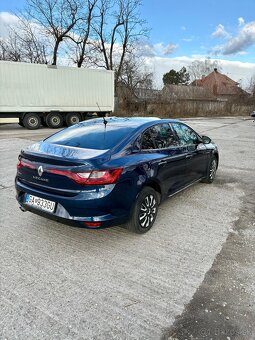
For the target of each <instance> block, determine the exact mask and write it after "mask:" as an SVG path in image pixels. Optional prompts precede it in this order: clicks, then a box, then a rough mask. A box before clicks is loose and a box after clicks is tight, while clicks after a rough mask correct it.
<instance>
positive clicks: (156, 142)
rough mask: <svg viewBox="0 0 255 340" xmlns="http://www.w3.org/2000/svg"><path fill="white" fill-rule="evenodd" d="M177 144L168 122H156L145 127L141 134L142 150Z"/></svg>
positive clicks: (163, 147)
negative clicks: (147, 127)
mask: <svg viewBox="0 0 255 340" xmlns="http://www.w3.org/2000/svg"><path fill="white" fill-rule="evenodd" d="M176 144H177V142H176V139H175V136H174V133H173V131H172V129H171V127H170V125H169V124H167V123H164V124H157V125H154V126H153V127H151V128H149V129H147V130H146V131H145V132H144V133H143V135H142V146H141V148H142V149H143V150H147V149H165V148H168V147H171V146H175V145H176Z"/></svg>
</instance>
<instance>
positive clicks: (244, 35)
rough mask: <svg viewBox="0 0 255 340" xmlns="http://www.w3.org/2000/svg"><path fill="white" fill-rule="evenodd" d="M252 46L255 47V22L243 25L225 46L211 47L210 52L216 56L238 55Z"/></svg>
mask: <svg viewBox="0 0 255 340" xmlns="http://www.w3.org/2000/svg"><path fill="white" fill-rule="evenodd" d="M253 45H255V21H251V22H249V23H247V24H245V25H243V26H242V27H241V28H240V29H239V31H238V34H237V35H236V36H235V37H232V38H230V39H229V40H228V41H227V42H226V44H223V45H218V46H215V47H213V48H212V52H213V53H215V54H216V55H217V54H223V55H230V54H240V52H243V51H244V50H245V49H247V48H249V47H250V46H253Z"/></svg>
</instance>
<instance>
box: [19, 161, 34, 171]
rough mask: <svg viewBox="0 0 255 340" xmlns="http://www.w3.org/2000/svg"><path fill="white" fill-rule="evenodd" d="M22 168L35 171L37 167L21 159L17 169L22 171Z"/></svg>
mask: <svg viewBox="0 0 255 340" xmlns="http://www.w3.org/2000/svg"><path fill="white" fill-rule="evenodd" d="M22 167H25V168H29V169H35V168H36V167H35V165H33V164H31V163H28V162H25V161H24V160H23V159H22V158H20V159H19V161H18V164H17V169H20V168H22Z"/></svg>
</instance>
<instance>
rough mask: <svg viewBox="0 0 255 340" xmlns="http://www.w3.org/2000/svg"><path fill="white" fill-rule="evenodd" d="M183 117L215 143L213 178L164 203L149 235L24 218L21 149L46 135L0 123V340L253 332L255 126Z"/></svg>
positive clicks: (248, 335) (247, 335) (247, 336)
mask: <svg viewBox="0 0 255 340" xmlns="http://www.w3.org/2000/svg"><path fill="white" fill-rule="evenodd" d="M187 122H188V124H190V125H191V126H192V127H194V128H195V129H196V130H197V131H198V132H201V133H203V134H207V135H209V136H210V137H212V138H213V139H214V141H215V142H217V143H218V145H219V148H220V167H219V170H218V175H217V179H216V180H215V182H214V183H213V184H212V185H206V184H202V183H199V184H196V185H194V186H193V187H191V188H189V189H187V190H186V191H184V192H182V193H180V194H178V195H176V196H174V197H173V198H171V199H169V200H167V201H165V202H164V203H163V204H162V205H161V207H160V211H159V215H158V218H157V221H156V223H155V226H154V227H153V229H152V230H151V231H150V232H149V233H147V234H145V235H135V234H131V233H129V232H128V231H126V230H125V229H124V228H122V227H114V228H110V229H106V230H86V229H79V228H73V227H69V226H66V225H63V224H60V223H56V222H52V221H49V220H47V219H44V218H42V217H39V216H36V215H33V214H31V213H28V212H27V213H22V212H21V211H20V210H19V209H18V204H17V203H16V201H15V190H14V177H15V173H16V169H15V165H16V162H17V156H18V153H19V150H20V149H21V148H22V147H24V146H26V145H28V144H30V143H31V141H32V140H38V139H41V138H43V137H44V136H47V135H48V134H50V133H52V130H49V129H40V130H37V131H28V130H25V129H23V128H21V127H19V126H18V125H16V124H12V125H8V124H7V125H2V126H0V140H1V143H0V150H1V163H0V170H1V174H2V176H1V179H0V198H1V207H0V228H1V229H0V233H1V238H0V339H61V340H62V339H98V340H99V339H100V340H101V339H108V340H109V339H121V340H122V339H144V340H145V339H146V340H147V339H153V340H154V339H160V338H164V339H186V338H190V337H191V336H193V337H196V338H197V339H201V338H207V337H208V336H209V337H208V339H221V338H222V339H227V337H229V335H228V332H229V331H230V330H231V331H232V333H231V339H233V338H235V336H236V338H237V339H241V338H240V335H241V336H242V337H243V338H242V339H252V337H251V335H253V333H252V328H251V327H250V328H249V327H248V326H249V325H252V324H254V322H255V318H254V312H255V306H254V295H255V287H254V283H253V278H254V274H255V273H254V266H253V263H254V252H255V251H254V239H255V233H254V223H253V222H254V215H253V213H254V203H253V202H254V198H255V195H254V192H255V190H254V189H255V180H254V175H253V172H254V166H255V157H252V152H253V150H254V141H255V137H254V136H255V133H254V129H255V124H253V123H252V121H251V120H243V119H241V118H226V119H194V120H188V121H187ZM241 284H242V286H241ZM240 287H241V288H240ZM229 288H231V290H229ZM244 290H245V292H244ZM227 292H228V294H227ZM237 299H239V300H238V303H237ZM212 300H213V301H212ZM206 304H207V305H206ZM222 304H224V307H222V310H221V309H219V308H220V307H219V306H221V305H222ZM206 310H208V312H207V311H206ZM219 313H221V314H219ZM216 314H217V315H216ZM216 316H217V317H216ZM227 322H228V323H227ZM226 323H227V324H226ZM228 325H231V327H229V328H227V327H228ZM218 329H219V330H220V331H221V333H220V336H218V333H217V334H216V335H215V333H216V330H218ZM244 329H245V330H246V333H245V332H244ZM223 331H224V332H225V333H224V332H223ZM221 336H222V337H221ZM238 336H239V337H238Z"/></svg>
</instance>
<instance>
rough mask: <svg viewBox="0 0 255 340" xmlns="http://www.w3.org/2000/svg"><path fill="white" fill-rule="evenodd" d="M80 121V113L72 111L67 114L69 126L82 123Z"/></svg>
mask: <svg viewBox="0 0 255 340" xmlns="http://www.w3.org/2000/svg"><path fill="white" fill-rule="evenodd" d="M80 121H81V115H80V114H79V113H74V112H70V113H68V114H67V115H66V124H67V126H71V125H74V124H78V123H80Z"/></svg>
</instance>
